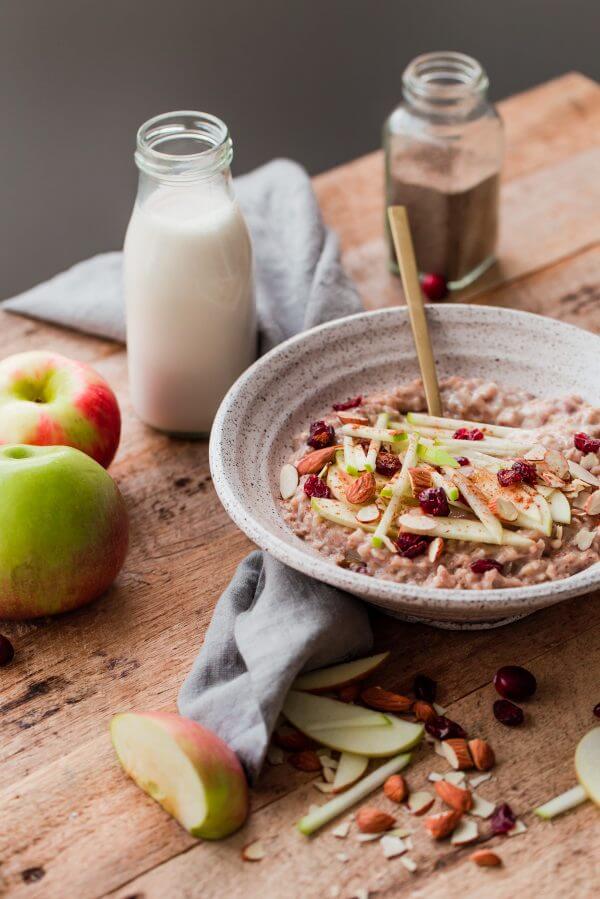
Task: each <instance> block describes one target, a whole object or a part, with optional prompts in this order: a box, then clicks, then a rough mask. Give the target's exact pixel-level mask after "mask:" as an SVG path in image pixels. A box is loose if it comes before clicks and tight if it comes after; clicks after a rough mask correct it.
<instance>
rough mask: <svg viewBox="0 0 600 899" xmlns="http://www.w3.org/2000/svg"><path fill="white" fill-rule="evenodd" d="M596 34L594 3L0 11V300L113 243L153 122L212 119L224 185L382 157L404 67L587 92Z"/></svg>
mask: <svg viewBox="0 0 600 899" xmlns="http://www.w3.org/2000/svg"><path fill="white" fill-rule="evenodd" d="M599 25H600V3H599V2H598V0H211V2H209V0H0V122H1V128H2V132H1V139H0V209H1V212H2V214H1V215H0V297H7V296H10V295H11V294H14V293H15V292H17V291H19V290H22V289H24V288H26V287H28V286H30V285H32V284H34V283H36V282H37V281H39V280H41V279H43V278H46V277H48V276H50V275H52V274H54V273H55V272H57V271H59V270H61V269H63V268H65V267H67V266H68V265H70V264H72V263H73V262H75V261H77V260H79V259H82V258H85V257H86V256H89V255H91V254H93V253H95V252H98V251H100V250H106V249H113V248H118V247H119V246H120V244H121V242H122V239H123V234H124V230H125V227H126V224H127V219H128V215H129V211H130V208H131V204H132V201H133V196H134V191H135V170H134V166H133V161H132V150H133V142H134V134H135V130H136V128H137V126H138V125H139V124H140V123H141V122H142V121H144V120H145V119H146V118H149V117H150V116H152V115H154V114H156V113H158V112H164V111H167V110H169V109H176V108H186V107H187V108H199V109H204V110H207V111H210V112H214V113H216V114H217V115H220V116H221V117H222V118H224V119H225V121H226V122H227V123H228V124H229V126H230V128H231V131H232V134H233V137H234V142H235V150H236V157H235V171H237V172H238V173H239V172H244V171H247V170H248V169H250V168H252V167H254V166H256V165H258V164H260V163H261V162H263V161H266V160H267V159H269V158H270V157H273V156H279V155H284V156H290V157H293V158H295V159H297V160H299V161H300V162H302V163H303V164H304V165H305V166H306V167H307V168H308V169H309V171H311V172H313V173H314V172H318V171H322V170H323V169H326V168H329V167H330V166H333V165H336V164H338V163H340V162H343V161H345V160H348V159H351V158H352V157H355V156H357V155H360V154H362V153H365V152H367V151H369V150H372V149H374V148H375V147H377V146H378V144H379V137H380V128H381V123H382V121H383V119H384V117H385V116H386V115H387V113H388V112H389V110H390V109H391V108H392V107H393V106H394V105H395V103H396V102H397V101H398V99H399V97H400V78H401V73H402V70H403V68H404V66H405V65H406V63H407V62H408V61H409V60H410V59H411V58H412V57H413V56H415V55H416V54H418V53H422V52H425V51H428V50H434V49H456V50H463V51H465V52H468V53H471V54H473V55H475V56H476V57H478V58H479V59H480V60H481V61H482V62H483V63H484V65H485V67H486V68H487V70H488V73H489V76H490V80H491V84H492V96H493V97H494V98H495V99H498V98H500V97H504V96H506V95H508V94H511V93H514V92H516V91H519V90H523V89H524V88H526V87H528V86H530V85H533V84H536V83H538V82H540V81H544V80H546V79H548V78H552V77H554V76H556V75H559V74H561V73H563V72H566V71H569V70H572V69H578V70H579V71H582V72H584V73H586V74H588V75H590V76H592V77H597V76H598V74H599V64H598V42H599V30H600V29H599ZM378 188H379V185H374V189H378Z"/></svg>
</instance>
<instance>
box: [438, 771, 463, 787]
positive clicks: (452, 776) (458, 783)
mask: <svg viewBox="0 0 600 899" xmlns="http://www.w3.org/2000/svg"><path fill="white" fill-rule="evenodd" d="M441 780H446V781H448V783H449V784H454V786H455V787H462V786H464V783H465V780H466V774H465V772H464V771H448V773H447V774H444V776H443V777H442V778H441Z"/></svg>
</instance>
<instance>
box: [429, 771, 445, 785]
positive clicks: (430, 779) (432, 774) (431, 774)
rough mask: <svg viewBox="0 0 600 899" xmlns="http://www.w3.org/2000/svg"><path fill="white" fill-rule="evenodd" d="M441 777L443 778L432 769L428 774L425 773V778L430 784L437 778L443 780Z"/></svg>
mask: <svg viewBox="0 0 600 899" xmlns="http://www.w3.org/2000/svg"><path fill="white" fill-rule="evenodd" d="M443 779H444V777H443V775H442V774H439V773H438V772H437V771H432V772H431V773H430V774H428V775H427V780H428V781H430V783H432V784H433V783H435V782H436V781H437V780H443Z"/></svg>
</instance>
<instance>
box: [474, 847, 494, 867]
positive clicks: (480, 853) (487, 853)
mask: <svg viewBox="0 0 600 899" xmlns="http://www.w3.org/2000/svg"><path fill="white" fill-rule="evenodd" d="M469 858H470V859H471V861H472V862H475V864H476V865H479V867H480V868H497V867H498V865H501V864H502V859H501V858H500V856H499V855H496V853H495V852H492V850H491V849H477V850H476V851H475V852H472V853H471V855H470V856H469Z"/></svg>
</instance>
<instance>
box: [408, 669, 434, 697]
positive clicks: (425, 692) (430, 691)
mask: <svg viewBox="0 0 600 899" xmlns="http://www.w3.org/2000/svg"><path fill="white" fill-rule="evenodd" d="M413 693H414V694H415V696H416V698H417V699H422V700H424V701H425V702H435V697H436V693H437V682H436V681H434V680H432V679H431V678H430V677H427V675H426V674H417V676H416V677H415V680H414V683H413Z"/></svg>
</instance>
